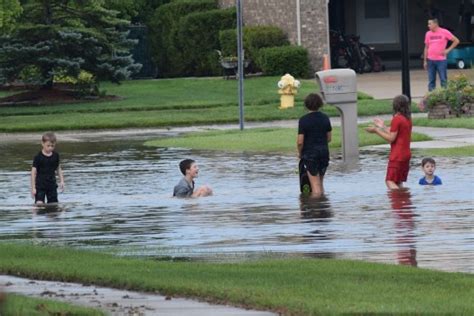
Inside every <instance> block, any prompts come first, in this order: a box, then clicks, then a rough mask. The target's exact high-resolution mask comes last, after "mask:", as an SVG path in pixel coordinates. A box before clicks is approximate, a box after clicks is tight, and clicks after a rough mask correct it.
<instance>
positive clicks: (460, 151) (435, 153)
mask: <svg viewBox="0 0 474 316" xmlns="http://www.w3.org/2000/svg"><path fill="white" fill-rule="evenodd" d="M416 152H418V153H420V154H423V155H424V156H432V157H474V146H463V147H453V148H429V149H417V150H416Z"/></svg>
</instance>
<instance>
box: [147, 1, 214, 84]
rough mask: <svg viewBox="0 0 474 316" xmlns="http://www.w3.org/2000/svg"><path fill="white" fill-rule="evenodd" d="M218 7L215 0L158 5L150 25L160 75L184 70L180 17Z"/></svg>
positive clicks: (169, 75) (172, 74)
mask: <svg viewBox="0 0 474 316" xmlns="http://www.w3.org/2000/svg"><path fill="white" fill-rule="evenodd" d="M216 8H217V3H216V1H215V0H179V1H176V0H175V1H173V2H170V3H167V4H164V5H162V6H160V7H158V9H157V10H156V11H155V13H154V15H153V17H152V18H151V19H150V22H149V25H148V26H149V30H150V41H151V46H152V51H153V60H154V61H155V63H156V64H157V65H158V72H159V76H161V77H174V76H179V75H180V74H181V73H182V72H183V71H184V65H183V64H182V60H183V57H182V54H181V52H182V47H179V43H178V39H177V31H178V28H179V23H180V18H182V17H184V16H186V15H188V14H190V13H193V12H199V11H208V10H212V9H216Z"/></svg>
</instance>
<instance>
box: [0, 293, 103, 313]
mask: <svg viewBox="0 0 474 316" xmlns="http://www.w3.org/2000/svg"><path fill="white" fill-rule="evenodd" d="M0 315H5V316H8V315H18V316H20V315H24V316H27V315H28V316H52V315H58V316H60V315H64V316H66V315H84V316H89V315H90V316H101V315H106V314H105V313H103V312H101V311H99V310H96V309H92V308H85V307H79V306H74V305H71V304H66V303H61V302H57V301H53V300H45V299H38V298H30V297H25V296H21V295H12V294H8V296H7V299H6V302H5V304H4V305H3V306H0Z"/></svg>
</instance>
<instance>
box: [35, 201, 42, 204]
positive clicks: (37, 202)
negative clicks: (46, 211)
mask: <svg viewBox="0 0 474 316" xmlns="http://www.w3.org/2000/svg"><path fill="white" fill-rule="evenodd" d="M35 204H36V205H42V204H44V202H43V201H36V202H35Z"/></svg>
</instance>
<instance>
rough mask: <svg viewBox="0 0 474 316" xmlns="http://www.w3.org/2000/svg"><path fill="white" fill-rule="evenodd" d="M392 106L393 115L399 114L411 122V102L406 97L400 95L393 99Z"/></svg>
mask: <svg viewBox="0 0 474 316" xmlns="http://www.w3.org/2000/svg"><path fill="white" fill-rule="evenodd" d="M392 106H393V114H394V115H395V114H397V113H400V114H401V115H403V116H404V117H406V118H407V119H409V120H411V110H410V107H411V102H410V99H409V98H408V97H407V96H406V95H404V94H400V95H397V96H396V97H395V98H393V102H392Z"/></svg>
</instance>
